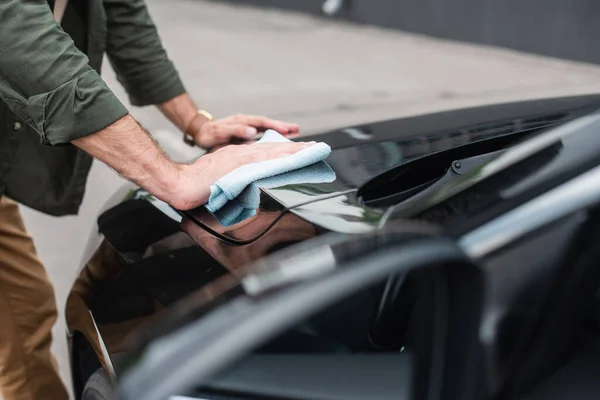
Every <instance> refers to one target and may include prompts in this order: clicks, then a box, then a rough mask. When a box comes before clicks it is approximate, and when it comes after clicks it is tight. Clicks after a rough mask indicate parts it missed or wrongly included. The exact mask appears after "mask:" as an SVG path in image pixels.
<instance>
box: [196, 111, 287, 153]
mask: <svg viewBox="0 0 600 400" xmlns="http://www.w3.org/2000/svg"><path fill="white" fill-rule="evenodd" d="M267 129H274V130H276V131H277V132H279V133H281V134H282V135H284V136H288V137H289V136H295V135H298V134H299V127H298V124H292V123H289V122H283V121H277V120H274V119H270V118H266V117H258V116H252V115H242V114H240V115H233V116H230V117H227V118H223V119H217V120H214V121H207V120H206V119H205V118H204V117H203V116H202V115H200V114H199V115H198V116H197V118H194V119H193V120H192V121H191V123H190V125H189V127H188V128H187V130H186V132H187V133H188V134H189V135H192V136H193V137H194V141H195V142H196V144H197V145H198V146H200V147H202V148H203V149H210V148H213V147H216V146H219V145H223V144H228V143H231V142H232V141H234V140H235V139H237V140H242V141H249V140H253V139H254V138H256V135H257V134H258V132H259V130H267Z"/></svg>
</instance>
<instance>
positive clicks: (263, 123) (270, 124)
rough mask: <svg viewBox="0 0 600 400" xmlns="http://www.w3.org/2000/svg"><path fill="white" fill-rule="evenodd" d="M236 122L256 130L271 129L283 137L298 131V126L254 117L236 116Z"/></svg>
mask: <svg viewBox="0 0 600 400" xmlns="http://www.w3.org/2000/svg"><path fill="white" fill-rule="evenodd" d="M236 122H237V123H239V124H244V125H250V126H253V127H256V128H264V129H273V130H276V131H277V132H279V133H281V134H283V135H288V134H294V133H298V132H299V131H300V127H299V126H298V124H293V123H290V122H284V121H278V120H276V119H271V118H267V117H259V116H254V115H238V116H236Z"/></svg>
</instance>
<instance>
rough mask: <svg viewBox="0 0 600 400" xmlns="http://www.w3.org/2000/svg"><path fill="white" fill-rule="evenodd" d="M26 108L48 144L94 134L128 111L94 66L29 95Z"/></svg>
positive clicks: (67, 141)
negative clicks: (52, 88)
mask: <svg viewBox="0 0 600 400" xmlns="http://www.w3.org/2000/svg"><path fill="white" fill-rule="evenodd" d="M27 111H28V114H29V116H30V117H31V120H32V122H33V125H34V128H35V129H36V130H37V131H38V133H39V134H40V136H41V137H42V144H48V145H59V144H65V143H69V142H71V141H73V140H75V139H79V138H82V137H85V136H88V135H91V134H92V133H95V132H98V131H100V130H102V129H104V128H106V127H107V126H109V125H111V124H112V123H114V122H115V121H117V120H118V119H120V118H122V117H124V116H125V115H127V114H128V113H129V111H128V110H127V108H126V107H125V106H124V105H123V104H122V103H121V102H120V101H119V99H118V98H117V97H116V96H115V95H114V93H113V92H112V91H111V90H110V89H109V88H108V86H107V85H106V83H105V82H104V81H103V80H102V78H101V77H100V75H98V73H97V72H96V71H93V70H91V71H88V72H86V73H84V74H83V75H80V76H78V77H77V78H74V79H72V80H70V81H68V82H66V83H64V84H63V85H61V86H59V87H58V88H56V89H55V90H53V91H51V92H47V93H42V94H38V95H35V96H32V97H30V98H29V99H28V101H27Z"/></svg>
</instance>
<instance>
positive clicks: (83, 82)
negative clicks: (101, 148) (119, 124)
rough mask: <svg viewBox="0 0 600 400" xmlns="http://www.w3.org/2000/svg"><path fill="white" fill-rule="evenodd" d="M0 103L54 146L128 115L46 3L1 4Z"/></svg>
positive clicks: (40, 0)
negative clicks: (60, 25) (56, 20)
mask: <svg viewBox="0 0 600 400" xmlns="http://www.w3.org/2000/svg"><path fill="white" fill-rule="evenodd" d="M0 98H1V99H2V100H3V101H4V102H5V103H6V104H7V105H8V107H9V108H10V109H11V110H12V111H13V112H14V113H15V114H17V116H18V117H19V118H20V119H22V120H23V121H25V122H26V123H28V124H29V125H30V126H31V127H32V128H33V129H35V130H36V131H37V132H38V133H39V134H40V136H41V138H42V143H44V144H51V145H55V144H63V143H68V142H70V141H72V140H75V139H78V138H81V137H84V136H87V135H90V134H92V133H94V132H97V131H99V130H101V129H103V128H105V127H107V126H109V125H111V124H112V123H113V122H115V121H116V120H118V119H119V118H121V117H123V116H124V115H126V114H127V113H128V111H127V108H126V107H125V106H124V105H123V104H122V103H121V102H120V101H119V100H118V99H117V97H116V96H115V95H114V94H113V93H112V91H111V90H110V89H109V88H108V86H107V85H106V83H105V82H104V81H103V80H102V78H101V77H100V76H99V75H98V74H97V73H96V72H95V71H94V70H93V69H92V68H91V67H90V66H89V65H88V58H87V57H86V56H85V55H84V54H83V53H81V52H80V51H79V50H77V48H76V47H75V45H74V44H73V41H72V40H71V38H70V37H69V36H68V35H67V34H66V33H65V32H64V31H63V30H62V29H61V28H60V27H59V26H58V24H57V23H56V22H55V21H54V17H53V15H52V12H51V11H50V8H49V7H48V3H47V0H4V1H0Z"/></svg>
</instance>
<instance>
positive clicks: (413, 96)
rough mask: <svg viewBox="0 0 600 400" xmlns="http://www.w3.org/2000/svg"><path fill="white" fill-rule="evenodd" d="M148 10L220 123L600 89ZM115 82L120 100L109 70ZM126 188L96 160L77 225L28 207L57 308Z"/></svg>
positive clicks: (288, 28)
mask: <svg viewBox="0 0 600 400" xmlns="http://www.w3.org/2000/svg"><path fill="white" fill-rule="evenodd" d="M148 3H149V6H150V9H151V12H152V15H153V16H154V19H155V21H156V23H157V25H158V27H159V30H160V32H161V34H162V37H163V41H164V43H165V45H166V47H167V48H168V50H169V54H170V55H171V57H172V58H173V59H174V60H175V63H176V65H177V66H178V67H179V69H180V72H181V74H182V76H183V78H184V81H185V82H186V84H187V87H188V89H189V91H190V92H191V93H192V94H193V96H194V97H195V98H196V99H197V101H198V103H199V105H201V106H202V107H203V108H206V109H208V110H210V111H213V112H214V113H215V114H216V115H222V116H224V115H227V114H230V113H236V112H246V113H257V114H268V115H271V116H274V117H278V118H282V119H288V120H293V121H296V122H299V123H300V124H301V125H302V128H303V132H304V133H314V132H317V131H319V130H322V129H327V128H332V127H337V126H342V125H349V124H353V123H358V122H366V121H369V120H375V119H380V118H387V117H394V116H399V115H408V114H416V113H424V112H428V111H432V110H439V109H449V108H457V107H464V106H468V105H474V104H482V103H494V102H502V101H508V100H513V99H524V98H535V97H552V96H555V95H560V94H569V93H589V92H598V91H600V68H599V67H595V66H589V65H585V64H577V63H572V62H566V61H560V60H555V59H549V58H544V57H539V56H531V55H526V54H520V53H516V52H512V51H507V50H501V49H491V48H485V47H480V46H473V45H466V44H460V43H454V42H446V41H441V40H436V39H430V38H426V37H422V36H417V35H409V34H406V33H402V32H397V31H389V30H384V29H378V28H373V27H365V26H355V25H347V24H343V23H336V22H331V21H327V20H323V19H318V18H313V17H308V16H304V15H301V14H293V13H285V12H279V11H265V10H261V9H254V8H245V7H234V6H226V5H222V4H218V3H215V2H208V1H201V0H170V1H168V2H167V1H161V0H148ZM106 78H107V80H108V81H109V82H110V84H111V86H112V87H114V89H115V90H116V91H117V92H118V93H119V94H120V95H123V91H122V90H121V89H120V87H119V86H118V85H117V84H116V81H115V79H114V76H113V75H112V73H111V72H110V71H108V67H107V68H106ZM123 98H124V99H125V96H124V95H123ZM133 114H134V115H135V116H136V117H137V118H138V119H139V120H141V121H142V122H143V123H144V125H145V126H146V127H147V128H148V129H149V130H150V131H152V132H154V134H155V135H156V137H157V138H158V139H159V140H160V142H161V143H162V144H163V146H164V147H165V149H167V151H169V153H171V154H172V155H173V156H174V157H176V158H180V159H189V158H192V157H196V156H199V155H200V153H199V152H198V151H197V150H193V149H190V148H187V146H185V145H184V144H182V143H181V142H180V140H181V138H180V135H179V134H178V133H176V132H175V130H174V129H173V127H172V126H170V125H169V123H168V122H167V121H166V120H165V119H164V118H162V116H160V115H159V114H158V113H157V112H155V110H154V109H151V108H147V109H143V110H142V109H134V110H133ZM121 182H122V181H121V180H120V178H118V177H117V176H116V175H115V174H114V173H113V172H112V171H110V170H109V169H108V168H106V167H105V166H103V165H99V164H97V165H95V166H94V168H93V170H92V174H91V176H90V180H89V183H88V191H87V195H86V199H85V202H84V205H83V208H82V210H81V215H80V216H79V217H77V218H75V217H69V218H61V219H57V218H51V217H47V216H44V215H41V214H39V213H37V212H34V211H31V210H28V209H24V210H23V212H24V216H25V219H26V223H27V225H28V227H29V229H30V231H31V233H32V234H33V236H34V238H35V240H36V244H37V247H38V250H39V253H40V255H41V257H42V259H43V261H44V262H45V264H46V266H47V269H48V271H49V273H50V276H51V279H52V281H53V283H54V285H55V288H56V297H57V302H58V305H59V309H62V307H63V305H64V300H65V297H66V295H67V293H68V290H69V287H70V284H71V280H72V278H73V276H74V274H75V270H76V269H77V268H78V265H79V263H80V258H81V252H82V249H83V245H84V243H85V241H86V238H87V234H88V232H89V231H90V230H91V229H92V226H93V225H92V224H93V221H94V217H95V216H96V211H97V209H98V208H99V207H100V206H101V205H102V204H103V203H104V202H105V200H106V199H107V198H108V196H109V195H110V194H111V193H112V192H113V191H114V189H115V188H116V187H118V186H119V185H120V184H121ZM61 318H62V317H61ZM64 343H65V342H64V322H63V320H62V319H61V320H60V321H59V323H58V324H57V326H56V329H55V341H54V349H55V352H56V354H57V357H58V360H59V364H60V367H61V373H62V374H63V377H64V378H65V380H66V381H67V382H68V381H69V375H68V363H67V360H66V348H65V344H64Z"/></svg>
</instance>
